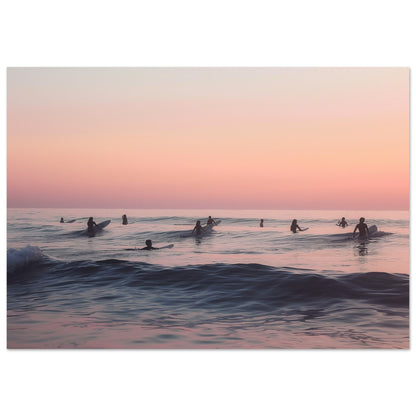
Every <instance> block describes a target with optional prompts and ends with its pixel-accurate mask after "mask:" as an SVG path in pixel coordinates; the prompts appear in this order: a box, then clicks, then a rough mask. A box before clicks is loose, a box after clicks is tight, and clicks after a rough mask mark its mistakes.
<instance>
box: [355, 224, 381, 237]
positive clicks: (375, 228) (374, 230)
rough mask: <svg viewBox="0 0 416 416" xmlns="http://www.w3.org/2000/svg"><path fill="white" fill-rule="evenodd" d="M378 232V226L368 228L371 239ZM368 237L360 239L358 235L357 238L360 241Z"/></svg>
mask: <svg viewBox="0 0 416 416" xmlns="http://www.w3.org/2000/svg"><path fill="white" fill-rule="evenodd" d="M376 232H378V228H377V225H371V226H370V227H368V237H371V236H372V235H374V234H375V233H376ZM368 237H367V236H365V237H360V236H359V235H356V236H355V238H356V239H359V240H365V239H367V238H368Z"/></svg>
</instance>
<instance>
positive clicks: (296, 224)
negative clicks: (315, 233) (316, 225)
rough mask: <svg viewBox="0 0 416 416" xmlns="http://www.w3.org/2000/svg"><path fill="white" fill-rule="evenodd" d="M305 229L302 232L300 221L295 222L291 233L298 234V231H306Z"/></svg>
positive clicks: (291, 227)
mask: <svg viewBox="0 0 416 416" xmlns="http://www.w3.org/2000/svg"><path fill="white" fill-rule="evenodd" d="M305 229H306V228H305ZM305 229H303V230H302V228H300V227H299V225H298V220H293V221H292V224H291V226H290V231H292V233H296V230H299V231H305Z"/></svg>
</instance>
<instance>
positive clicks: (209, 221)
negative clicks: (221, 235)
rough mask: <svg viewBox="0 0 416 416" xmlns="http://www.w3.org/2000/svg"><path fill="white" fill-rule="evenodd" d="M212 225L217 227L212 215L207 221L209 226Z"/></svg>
mask: <svg viewBox="0 0 416 416" xmlns="http://www.w3.org/2000/svg"><path fill="white" fill-rule="evenodd" d="M211 224H214V225H217V223H216V222H215V221H214V220H213V219H212V218H211V215H210V216H209V217H208V220H207V225H211Z"/></svg>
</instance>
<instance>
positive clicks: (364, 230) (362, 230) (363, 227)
mask: <svg viewBox="0 0 416 416" xmlns="http://www.w3.org/2000/svg"><path fill="white" fill-rule="evenodd" d="M364 221H365V218H364V217H361V218H360V222H359V223H358V224H357V225H356V226H355V228H354V232H353V233H352V238H354V237H355V232H356V231H357V229H358V231H359V235H358V236H359V237H368V236H369V234H370V232H369V231H368V227H367V224H366V223H365V222H364Z"/></svg>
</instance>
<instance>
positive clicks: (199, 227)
mask: <svg viewBox="0 0 416 416" xmlns="http://www.w3.org/2000/svg"><path fill="white" fill-rule="evenodd" d="M210 218H211V217H210ZM194 232H195V234H196V235H199V234H201V233H202V225H201V221H199V220H198V221H197V222H196V224H195V227H194V229H193V230H192V234H194Z"/></svg>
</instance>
